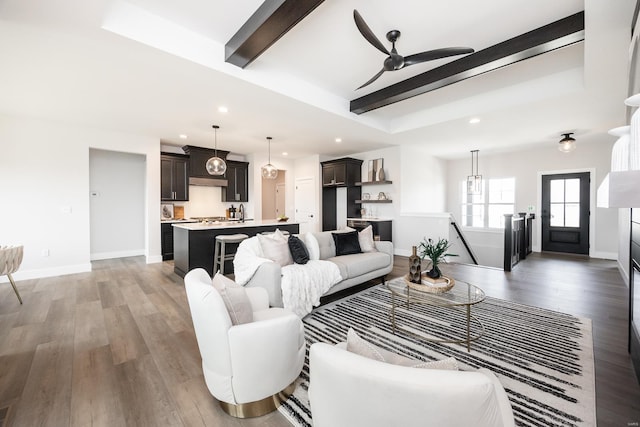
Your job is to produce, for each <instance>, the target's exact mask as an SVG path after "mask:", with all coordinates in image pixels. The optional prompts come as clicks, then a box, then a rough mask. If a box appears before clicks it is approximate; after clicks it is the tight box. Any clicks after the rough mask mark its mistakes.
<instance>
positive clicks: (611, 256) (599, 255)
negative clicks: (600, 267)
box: [589, 251, 618, 261]
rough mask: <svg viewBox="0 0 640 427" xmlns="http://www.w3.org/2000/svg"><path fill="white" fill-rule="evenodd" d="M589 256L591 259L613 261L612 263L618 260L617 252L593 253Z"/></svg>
mask: <svg viewBox="0 0 640 427" xmlns="http://www.w3.org/2000/svg"><path fill="white" fill-rule="evenodd" d="M589 256H590V257H591V258H600V259H610V260H613V261H617V260H618V253H617V252H600V251H594V252H593V253H592V254H590V255H589Z"/></svg>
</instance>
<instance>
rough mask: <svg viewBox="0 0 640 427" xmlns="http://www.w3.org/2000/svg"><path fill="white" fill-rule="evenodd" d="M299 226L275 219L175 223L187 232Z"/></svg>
mask: <svg viewBox="0 0 640 427" xmlns="http://www.w3.org/2000/svg"><path fill="white" fill-rule="evenodd" d="M294 224H299V222H296V221H291V220H289V221H278V220H275V219H268V220H251V221H244V222H240V221H221V222H212V223H209V224H203V223H201V222H192V223H186V224H184V223H182V222H179V223H174V224H173V226H174V227H177V228H183V229H185V230H213V229H217V228H244V227H263V226H272V225H294Z"/></svg>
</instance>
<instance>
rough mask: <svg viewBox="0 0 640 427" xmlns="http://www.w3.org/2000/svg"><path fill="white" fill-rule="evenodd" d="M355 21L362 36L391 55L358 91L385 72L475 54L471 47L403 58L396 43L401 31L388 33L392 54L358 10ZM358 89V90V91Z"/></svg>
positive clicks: (427, 52)
mask: <svg viewBox="0 0 640 427" xmlns="http://www.w3.org/2000/svg"><path fill="white" fill-rule="evenodd" d="M353 19H354V20H355V21H356V27H358V30H359V31H360V34H362V36H363V37H364V38H365V39H366V40H367V41H368V42H369V43H371V44H372V45H373V47H375V48H376V49H378V50H379V51H380V52H382V53H384V54H386V55H389V56H388V57H387V58H386V59H385V60H384V64H383V66H382V70H380V71H378V73H377V74H376V75H375V76H373V77H371V79H369V81H367V82H366V83H365V84H363V85H362V86H360V87H359V88H358V89H362V88H363V87H365V86H368V85H370V84H371V83H373V82H374V81H376V80H377V79H378V77H380V76H381V75H382V73H384V72H385V71H396V70H399V69H401V68H404V67H408V66H409V65H415V64H420V63H421V62H426V61H433V60H434V59H440V58H446V57H448V56H455V55H463V54H465V53H473V52H474V50H473V49H471V48H470V47H445V48H442V49H434V50H427V51H425V52H420V53H416V54H415V55H409V56H402V55H399V54H398V51H397V50H396V41H398V39H399V38H400V31H398V30H391V31H389V32H388V33H387V40H389V41H390V42H391V52H389V51H388V50H387V48H386V47H384V45H383V44H382V43H381V42H380V40H378V38H377V37H376V36H375V34H373V31H371V28H369V26H368V25H367V23H366V22H364V19H363V18H362V16H361V15H360V13H358V11H357V10H355V9H354V10H353ZM358 89H356V90H358Z"/></svg>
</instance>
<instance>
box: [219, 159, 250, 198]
mask: <svg viewBox="0 0 640 427" xmlns="http://www.w3.org/2000/svg"><path fill="white" fill-rule="evenodd" d="M225 178H226V179H227V186H226V187H223V188H222V201H223V202H248V201H249V163H247V162H238V161H235V160H227V172H226V173H225Z"/></svg>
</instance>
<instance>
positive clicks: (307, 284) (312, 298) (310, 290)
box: [280, 260, 342, 318]
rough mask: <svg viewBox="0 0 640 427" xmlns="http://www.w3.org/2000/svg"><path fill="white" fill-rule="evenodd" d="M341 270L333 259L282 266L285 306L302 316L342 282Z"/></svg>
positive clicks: (283, 300)
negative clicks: (334, 286)
mask: <svg viewBox="0 0 640 427" xmlns="http://www.w3.org/2000/svg"><path fill="white" fill-rule="evenodd" d="M341 280H342V277H341V276H340V270H339V269H338V266H337V265H335V264H334V263H332V262H331V261H323V260H311V261H309V262H307V263H306V264H290V265H286V266H284V267H282V281H281V283H280V285H281V287H282V302H283V305H284V308H286V309H289V310H291V311H293V312H294V313H295V314H297V315H298V316H299V317H300V318H302V317H304V316H306V315H307V314H309V313H311V310H312V309H313V307H317V306H318V305H319V304H320V297H321V296H322V295H324V294H325V292H327V291H328V290H329V289H330V288H331V287H332V286H333V285H335V284H336V283H338V282H340V281H341Z"/></svg>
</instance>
